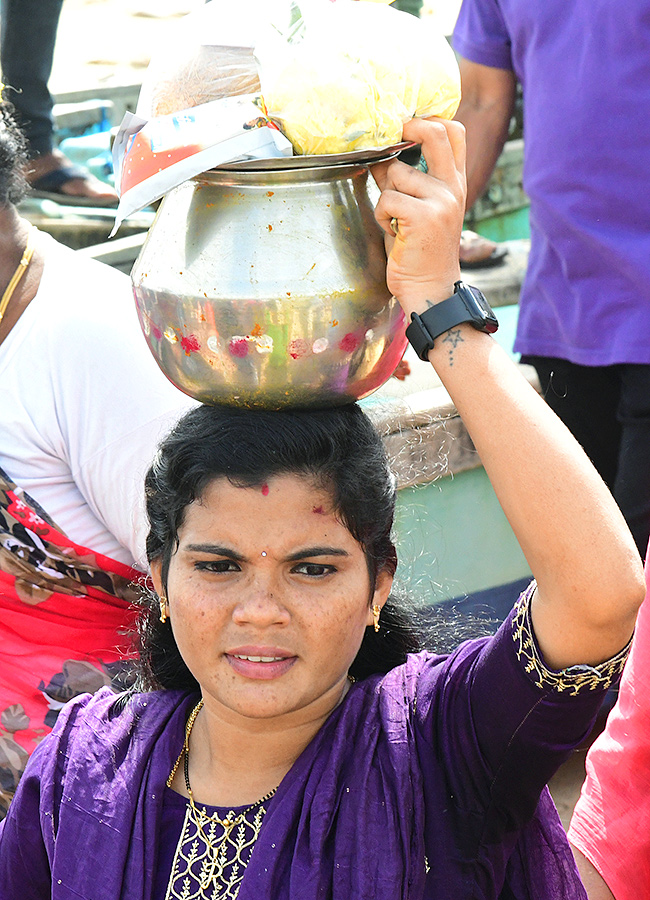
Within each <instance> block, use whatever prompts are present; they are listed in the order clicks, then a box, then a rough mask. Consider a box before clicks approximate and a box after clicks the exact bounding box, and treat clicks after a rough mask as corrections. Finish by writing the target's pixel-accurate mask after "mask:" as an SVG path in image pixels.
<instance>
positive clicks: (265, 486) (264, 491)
mask: <svg viewBox="0 0 650 900" xmlns="http://www.w3.org/2000/svg"><path fill="white" fill-rule="evenodd" d="M262 496H263V497H268V496H269V486H268V484H263V485H262Z"/></svg>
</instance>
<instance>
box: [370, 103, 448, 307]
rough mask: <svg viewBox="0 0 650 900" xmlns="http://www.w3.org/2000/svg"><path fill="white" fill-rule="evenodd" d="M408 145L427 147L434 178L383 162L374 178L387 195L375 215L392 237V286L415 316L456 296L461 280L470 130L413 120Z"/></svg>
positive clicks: (399, 164)
mask: <svg viewBox="0 0 650 900" xmlns="http://www.w3.org/2000/svg"><path fill="white" fill-rule="evenodd" d="M404 140H406V141H415V142H417V143H418V144H421V145H422V154H423V155H424V158H425V160H426V162H427V167H428V169H429V173H428V174H425V173H424V172H420V171H418V170H417V169H413V168H412V167H411V166H407V165H406V164H405V163H402V162H400V161H399V160H393V161H391V162H387V163H379V164H378V165H376V166H373V168H372V173H373V175H374V177H375V180H376V182H377V184H378V186H379V188H380V189H381V191H382V194H381V198H380V200H379V203H378V204H377V208H376V211H375V215H376V217H377V221H378V223H379V224H380V226H381V227H382V228H383V230H384V232H385V234H386V252H387V254H388V265H387V268H386V281H387V284H388V288H389V290H390V291H391V292H392V294H393V295H394V296H395V297H396V298H397V299H398V300H399V302H400V304H401V305H402V307H403V309H404V311H405V313H406V315H407V317H410V314H411V312H422V311H423V310H425V309H426V308H427V305H428V304H427V301H429V303H438V302H440V301H441V300H445V299H446V298H447V297H450V296H451V294H453V291H454V283H455V282H456V281H458V279H459V278H460V266H459V261H458V247H459V244H460V233H461V230H462V226H463V217H464V214H465V129H464V128H463V126H462V125H461V124H460V123H459V122H448V121H446V120H443V119H429V120H425V119H412V120H411V121H410V122H407V123H406V125H405V126H404ZM394 220H396V223H395V221H394ZM391 223H393V224H391ZM394 224H396V225H397V233H395V229H394V227H393V225H394Z"/></svg>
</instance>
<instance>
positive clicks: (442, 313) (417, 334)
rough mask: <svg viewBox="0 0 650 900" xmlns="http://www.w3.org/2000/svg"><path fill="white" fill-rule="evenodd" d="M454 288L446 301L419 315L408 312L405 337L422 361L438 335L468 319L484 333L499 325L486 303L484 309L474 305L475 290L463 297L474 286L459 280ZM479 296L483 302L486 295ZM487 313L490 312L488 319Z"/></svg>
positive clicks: (475, 301) (492, 330) (475, 302)
mask: <svg viewBox="0 0 650 900" xmlns="http://www.w3.org/2000/svg"><path fill="white" fill-rule="evenodd" d="M454 287H455V289H456V292H455V293H454V294H453V295H452V296H451V297H449V298H448V299H447V300H443V301H442V302H441V303H436V304H435V306H432V307H430V308H429V309H427V310H425V312H423V313H422V314H421V315H418V313H411V323H410V325H409V326H408V327H407V329H406V337H407V339H408V340H409V342H410V343H411V345H412V347H413V349H414V350H415V352H416V353H417V355H418V356H419V357H420V359H422V360H424V361H426V360H427V359H428V355H429V351H430V350H431V349H432V348H433V342H434V341H435V339H436V338H437V337H440V335H441V334H444V333H445V332H446V331H449V330H450V329H452V328H456V326H458V325H462V324H463V323H464V322H469V324H470V325H472V327H473V328H476V329H477V330H478V331H485V332H487V333H493V332H494V331H496V330H497V328H498V322H497V320H496V318H495V317H494V314H493V313H492V310H491V309H490V307H489V306H487V304H486V309H483V308H481V307H479V306H477V300H476V296H475V294H474V293H472V294H471V296H470V297H468V298H467V300H466V299H465V297H464V294H466V293H467V292H468V291H470V290H473V291H474V292H475V291H476V289H470V288H469V287H468V286H467V285H464V284H462V282H456V284H455V285H454ZM480 296H481V298H482V299H483V301H484V302H485V298H483V296H482V295H480ZM468 304H469V305H468ZM472 307H473V308H472ZM486 312H488V313H489V314H490V315H489V317H487V318H486V317H485V313H486ZM479 313H480V315H479Z"/></svg>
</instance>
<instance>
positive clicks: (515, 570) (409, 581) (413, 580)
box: [395, 468, 530, 603]
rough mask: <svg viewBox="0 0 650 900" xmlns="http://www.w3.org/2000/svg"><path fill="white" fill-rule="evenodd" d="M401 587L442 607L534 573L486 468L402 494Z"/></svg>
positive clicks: (397, 525) (398, 521)
mask: <svg viewBox="0 0 650 900" xmlns="http://www.w3.org/2000/svg"><path fill="white" fill-rule="evenodd" d="M395 536H396V541H397V552H398V556H399V560H400V564H399V568H398V575H399V585H400V587H403V588H406V589H407V590H408V591H409V593H411V594H412V595H413V597H414V598H415V599H417V600H421V601H422V602H425V603H435V602H440V601H441V600H445V599H448V598H451V597H460V596H463V595H464V594H471V593H474V592H476V591H480V590H485V589H487V588H492V587H497V586H498V585H501V584H507V583H509V582H511V581H516V580H517V579H519V578H524V577H525V576H526V575H528V574H530V569H529V568H528V564H527V563H526V560H525V559H524V556H523V553H522V552H521V550H520V548H519V545H518V544H517V541H516V540H515V536H514V534H513V533H512V529H511V528H510V525H509V524H508V521H507V519H506V517H505V515H504V514H503V512H502V510H501V507H500V506H499V502H498V500H497V498H496V496H495V494H494V491H493V490H492V485H491V484H490V482H489V480H488V477H487V475H486V474H485V470H484V469H483V468H479V469H471V470H470V471H468V472H461V473H460V474H458V475H455V476H453V477H446V478H440V479H439V480H438V481H436V482H433V483H432V484H427V485H421V486H418V487H414V488H405V489H404V490H401V491H399V493H398V500H397V512H396V517H395Z"/></svg>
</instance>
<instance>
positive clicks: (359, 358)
mask: <svg viewBox="0 0 650 900" xmlns="http://www.w3.org/2000/svg"><path fill="white" fill-rule="evenodd" d="M278 164H279V161H276V166H275V167H273V168H267V169H263V170H262V169H260V170H250V169H242V170H237V171H233V170H225V169H220V170H219V169H215V170H212V171H210V172H206V173H205V174H203V175H200V176H197V177H196V178H193V179H192V180H191V181H188V182H186V183H185V184H182V185H181V186H180V187H178V188H176V189H175V190H173V191H172V192H171V193H170V194H169V195H168V196H167V197H165V199H164V200H163V202H162V204H161V206H160V209H159V211H158V214H157V216H156V219H155V221H154V223H153V225H152V227H151V230H150V232H149V235H148V237H147V240H146V242H145V244H144V246H143V248H142V251H141V253H140V256H139V257H138V260H137V261H136V263H135V266H134V268H133V272H132V276H131V277H132V281H133V290H134V293H135V299H136V304H137V308H138V315H139V317H140V322H141V325H142V329H143V331H144V334H145V337H146V339H147V342H148V344H149V348H150V349H151V352H152V353H153V355H154V357H155V358H156V360H157V362H158V365H159V366H160V368H161V369H162V370H163V372H164V373H165V375H166V376H167V377H168V378H169V380H170V381H171V382H173V384H175V385H176V386H177V387H178V388H180V389H181V390H182V391H184V392H185V393H186V394H189V395H190V396H191V397H194V398H196V399H197V400H200V401H202V402H204V403H221V404H230V405H237V406H251V407H252V406H258V407H266V408H271V409H278V408H281V407H286V406H302V407H309V406H311V407H317V406H333V405H339V404H343V403H348V402H350V401H352V400H355V399H359V398H361V397H365V396H367V395H368V394H370V393H372V391H374V390H376V389H377V388H378V387H380V385H382V384H383V383H384V382H385V381H386V380H387V379H388V378H389V377H390V375H391V373H392V372H393V370H394V368H395V366H396V365H397V363H398V362H399V360H400V359H401V357H402V354H403V352H404V348H405V346H406V338H405V336H404V316H403V313H402V311H401V309H400V307H399V305H398V303H397V301H396V300H395V299H394V298H392V297H391V295H390V293H389V291H388V288H387V287H386V255H385V251H384V242H383V234H382V231H381V229H380V228H379V226H378V225H377V223H376V221H375V218H374V212H373V210H374V203H373V199H376V196H375V197H371V192H372V193H373V194H375V192H376V187H375V184H374V181H373V180H372V178H370V177H369V172H368V168H367V166H366V165H364V164H354V165H329V166H327V165H324V166H313V167H310V168H307V167H304V168H302V167H297V166H293V167H292V166H291V165H290V160H285V161H284V165H285V167H284V168H278V167H277V166H278Z"/></svg>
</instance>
